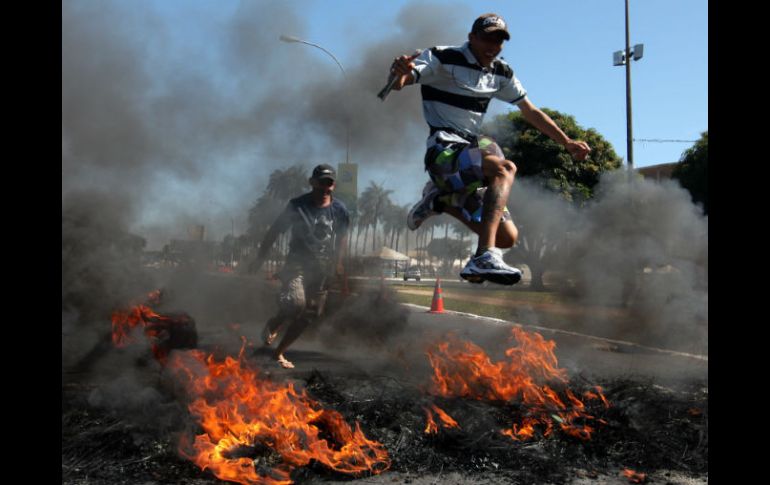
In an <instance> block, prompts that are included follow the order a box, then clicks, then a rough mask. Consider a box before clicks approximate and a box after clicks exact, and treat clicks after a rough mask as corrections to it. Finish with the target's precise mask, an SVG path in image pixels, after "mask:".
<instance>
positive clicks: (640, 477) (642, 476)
mask: <svg viewBox="0 0 770 485" xmlns="http://www.w3.org/2000/svg"><path fill="white" fill-rule="evenodd" d="M622 473H623V476H624V477H626V478H628V481H629V482H630V483H644V482H645V480H647V474H646V473H641V472H635V471H634V470H631V469H630V468H624V469H623V472H622Z"/></svg>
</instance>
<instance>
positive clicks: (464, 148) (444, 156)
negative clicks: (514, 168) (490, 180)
mask: <svg viewBox="0 0 770 485" xmlns="http://www.w3.org/2000/svg"><path fill="white" fill-rule="evenodd" d="M484 155H496V156H498V157H501V158H505V155H504V154H503V151H502V150H501V149H500V146H499V145H498V144H497V143H496V142H495V140H493V139H492V138H490V137H488V136H483V135H482V136H479V137H478V138H476V139H475V140H473V141H472V142H469V143H457V142H446V141H441V140H437V141H436V143H435V144H434V145H432V146H431V147H430V148H428V151H427V152H426V153H425V170H427V171H428V174H429V175H430V178H431V180H432V181H433V183H434V184H435V185H436V187H438V189H439V190H440V191H441V194H440V195H439V196H438V199H439V200H440V201H441V202H443V203H445V204H447V205H450V206H453V207H457V208H459V209H461V210H462V212H463V216H465V219H466V220H467V221H475V222H481V212H482V209H483V206H484V193H485V191H486V184H485V180H484V172H483V171H482V168H481V161H482V159H483V158H484ZM500 220H501V221H502V222H505V221H510V220H511V213H510V212H509V211H508V208H507V207H506V208H505V209H504V211H503V216H502V218H501V219H500Z"/></svg>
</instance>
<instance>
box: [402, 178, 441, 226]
mask: <svg viewBox="0 0 770 485" xmlns="http://www.w3.org/2000/svg"><path fill="white" fill-rule="evenodd" d="M438 194H439V190H438V187H436V185H435V184H434V183H433V181H432V180H429V181H428V183H427V184H425V187H423V189H422V199H421V200H420V201H419V202H418V203H416V204H415V205H414V207H412V210H410V211H409V215H408V216H406V226H407V227H408V228H409V229H410V230H412V231H414V230H416V229H417V228H418V227H420V224H422V223H423V222H424V221H425V219H427V218H428V217H430V216H435V215H436V214H438V212H436V211H434V210H433V199H434V198H435V197H436V196H437V195H438Z"/></svg>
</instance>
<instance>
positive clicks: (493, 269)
mask: <svg viewBox="0 0 770 485" xmlns="http://www.w3.org/2000/svg"><path fill="white" fill-rule="evenodd" d="M460 277H461V278H463V279H465V280H468V281H470V282H471V283H482V282H484V281H491V282H492V283H497V284H500V285H514V284H516V283H518V282H519V280H521V271H520V270H518V269H516V268H514V267H511V266H508V265H507V264H505V262H504V261H503V252H502V251H501V250H500V249H499V248H489V249H487V250H486V251H485V252H484V254H482V255H481V256H474V257H472V258H471V259H470V261H468V264H466V265H465V267H464V268H463V270H462V272H460Z"/></svg>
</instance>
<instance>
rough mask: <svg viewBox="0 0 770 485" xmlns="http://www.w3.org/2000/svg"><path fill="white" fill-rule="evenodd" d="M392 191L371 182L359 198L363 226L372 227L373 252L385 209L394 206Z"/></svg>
mask: <svg viewBox="0 0 770 485" xmlns="http://www.w3.org/2000/svg"><path fill="white" fill-rule="evenodd" d="M392 193H393V191H392V190H386V189H385V188H384V187H383V186H381V185H378V184H376V183H375V182H373V181H372V182H369V186H368V187H367V188H366V189H365V190H364V191H363V192H362V193H361V196H360V197H359V198H358V203H359V207H358V210H359V211H360V213H361V224H364V225H365V227H366V228H367V229H368V226H369V225H371V226H372V251H374V250H375V245H376V240H377V223H378V222H379V221H380V220H381V218H382V216H383V213H384V211H385V208H386V207H388V206H389V205H391V204H392V202H391V201H390V194H392ZM364 246H366V232H364Z"/></svg>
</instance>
